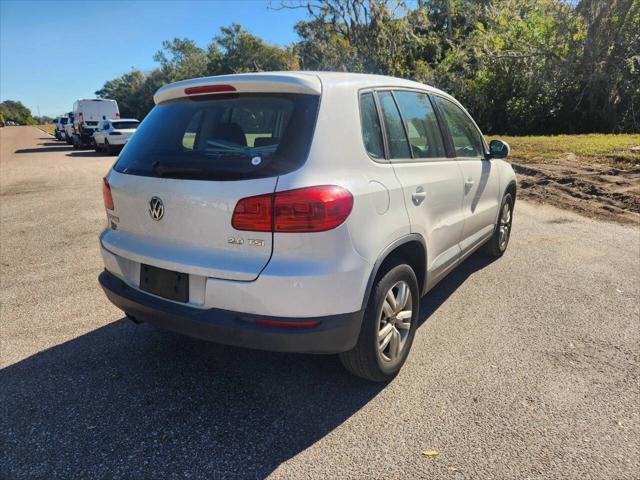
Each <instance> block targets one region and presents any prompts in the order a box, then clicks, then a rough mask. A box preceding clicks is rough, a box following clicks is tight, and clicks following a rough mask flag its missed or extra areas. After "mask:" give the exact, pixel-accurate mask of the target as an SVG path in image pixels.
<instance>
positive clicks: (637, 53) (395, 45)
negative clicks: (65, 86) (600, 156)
mask: <svg viewBox="0 0 640 480" xmlns="http://www.w3.org/2000/svg"><path fill="white" fill-rule="evenodd" d="M270 8H273V9H285V8H302V9H304V10H305V12H306V17H307V18H306V19H305V20H303V21H300V22H299V23H297V24H296V25H295V27H294V28H295V32H296V33H297V35H298V40H297V41H296V42H294V43H292V44H290V45H286V46H279V45H273V44H269V43H268V42H265V41H264V40H263V39H261V38H259V37H257V36H255V35H253V34H251V33H250V32H248V31H246V30H245V29H244V28H243V27H242V26H240V25H238V24H232V25H230V26H227V27H223V28H221V29H220V31H219V33H218V34H217V35H216V36H214V37H213V39H212V40H211V42H210V43H209V45H208V46H206V47H205V48H203V47H201V46H198V45H197V44H196V43H195V42H194V41H192V40H189V39H179V38H175V39H173V40H168V41H165V42H163V45H162V49H161V50H159V51H158V52H157V53H156V54H155V55H154V60H155V61H156V62H157V63H158V67H157V68H154V69H152V70H151V71H144V72H143V71H141V70H138V69H132V70H131V71H129V72H127V73H125V74H123V75H121V76H120V77H117V78H114V79H112V80H109V81H107V82H106V83H105V84H104V86H103V87H102V88H101V89H100V90H98V91H97V92H96V94H97V95H98V96H99V97H102V98H113V99H115V100H117V101H118V104H119V106H120V111H121V113H122V115H123V116H127V117H135V118H140V119H142V118H143V117H144V116H145V115H146V114H147V113H148V111H149V110H150V109H151V108H152V107H153V98H152V97H153V93H154V92H155V91H156V90H157V89H158V88H159V87H161V86H162V85H164V84H166V83H169V82H174V81H177V80H182V79H186V78H194V77H201V76H208V75H221V74H228V73H241V72H255V71H272V70H336V71H348V72H365V73H376V74H384V75H392V76H398V77H403V78H409V79H413V80H417V81H419V82H423V83H427V84H430V85H433V86H435V87H438V88H440V89H442V90H444V91H447V92H448V93H451V94H452V95H454V96H455V97H456V98H458V100H460V101H461V102H462V103H463V104H464V105H465V106H466V107H467V108H468V110H469V111H470V112H471V114H472V115H473V116H474V118H476V120H477V121H478V123H479V124H480V126H481V128H483V130H484V131H485V132H487V133H508V134H554V133H583V132H632V131H633V132H637V131H640V0H414V1H403V0H386V1H385V0H295V1H282V2H279V3H277V4H276V3H273V4H271V7H270Z"/></svg>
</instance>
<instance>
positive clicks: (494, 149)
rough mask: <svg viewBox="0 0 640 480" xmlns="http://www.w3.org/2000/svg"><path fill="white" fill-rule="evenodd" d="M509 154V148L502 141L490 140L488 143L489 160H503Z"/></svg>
mask: <svg viewBox="0 0 640 480" xmlns="http://www.w3.org/2000/svg"><path fill="white" fill-rule="evenodd" d="M510 152H511V147H510V146H509V144H508V143H507V142H503V141H502V140H491V142H489V156H490V158H505V157H507V156H508V155H509V153H510Z"/></svg>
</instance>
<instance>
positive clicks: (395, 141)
mask: <svg viewBox="0 0 640 480" xmlns="http://www.w3.org/2000/svg"><path fill="white" fill-rule="evenodd" d="M378 95H379V98H380V108H381V109H382V117H383V118H384V125H385V127H386V129H387V142H388V143H389V155H390V156H391V158H411V152H410V150H409V143H408V142H407V136H406V134H405V132H404V126H403V125H402V118H401V117H400V112H398V108H397V107H396V102H395V101H394V100H393V97H392V96H391V93H390V92H380V93H379V94H378Z"/></svg>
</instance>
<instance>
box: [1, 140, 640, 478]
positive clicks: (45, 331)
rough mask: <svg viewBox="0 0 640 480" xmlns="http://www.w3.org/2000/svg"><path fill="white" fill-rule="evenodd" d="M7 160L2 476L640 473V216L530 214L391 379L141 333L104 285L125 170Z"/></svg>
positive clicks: (463, 274) (10, 153)
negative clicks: (107, 218) (101, 236)
mask: <svg viewBox="0 0 640 480" xmlns="http://www.w3.org/2000/svg"><path fill="white" fill-rule="evenodd" d="M0 148H1V150H0V246H1V249H0V266H1V269H0V317H1V318H0V368H1V369H0V385H1V388H0V405H1V408H2V414H1V415H0V442H1V443H2V445H3V448H2V450H1V451H0V477H2V478H10V479H22V478H25V479H26V478H29V479H34V478H35V479H39V478H42V479H52V478H76V477H83V478H84V477H87V478H95V477H100V478H231V479H234V478H238V479H240V478H264V477H269V478H274V479H281V478H282V479H285V478H296V479H298V478H319V479H320V478H322V479H325V478H383V477H385V478H398V479H400V478H429V479H451V478H454V479H496V478H499V479H514V480H515V479H523V478H528V479H548V478H566V479H580V480H582V479H587V478H592V479H612V480H621V479H629V480H631V479H637V478H640V406H639V405H640V402H638V398H640V387H639V385H640V301H639V299H640V228H639V227H638V226H637V225H620V224H617V223H612V222H603V221H598V220H595V219H593V218H586V217H584V216H580V215H577V214H575V213H573V212H571V211H565V210H560V209H557V208H554V207H552V206H546V205H538V204H535V203H530V202H527V201H518V202H517V203H516V207H515V218H514V226H513V234H512V240H511V244H510V246H509V249H508V251H507V253H506V254H505V256H504V257H503V258H502V259H500V260H497V261H493V262H491V261H489V260H488V259H487V258H485V257H483V256H481V255H474V256H472V257H471V258H470V259H468V260H467V261H466V262H465V263H464V264H463V265H461V266H460V267H459V268H457V269H456V270H455V271H454V272H453V273H452V274H450V275H449V276H448V277H447V278H446V279H445V280H443V282H441V283H440V284H439V285H438V286H437V287H436V288H435V289H434V290H433V291H432V292H430V294H428V295H427V296H426V297H425V298H424V299H423V301H422V310H421V317H422V320H421V321H422V323H421V326H420V328H419V329H418V331H417V334H416V338H415V342H414V346H413V349H412V353H411V356H410V358H409V361H408V363H407V364H406V366H405V368H404V369H403V370H402V372H401V373H400V375H399V376H398V377H397V378H396V379H395V380H394V381H392V382H390V383H389V384H387V385H374V384H370V383H366V382H364V381H360V380H358V379H355V378H353V377H351V376H349V375H348V374H346V373H345V372H344V371H343V370H342V368H341V367H340V365H339V362H338V361H337V360H336V359H335V357H330V356H303V355H291V354H277V353H269V352H260V351H250V350H242V349H237V348H231V347H225V346H220V345H214V344H210V343H205V342H201V341H198V340H194V339H189V338H185V337H181V336H178V335H174V334H171V333H167V332H163V331H159V330H155V329H153V328H152V327H150V326H148V325H141V326H136V325H134V324H133V323H131V322H129V321H127V320H125V319H124V318H123V315H122V313H121V312H119V311H118V310H117V309H115V308H114V307H112V306H111V305H110V304H109V303H108V301H107V300H106V298H105V297H104V295H103V293H102V292H101V291H100V289H99V287H98V285H97V282H96V278H97V275H98V274H99V272H100V271H101V269H102V265H101V260H100V258H99V252H98V240H97V237H98V233H99V231H100V229H101V228H102V225H103V224H104V211H103V206H102V198H101V193H100V181H101V178H102V176H103V175H104V174H105V173H106V171H107V170H108V168H109V167H110V165H111V164H112V163H113V161H114V157H106V156H103V155H97V154H95V153H93V152H90V151H74V150H73V149H72V148H70V147H68V146H67V145H65V144H62V143H60V142H56V141H55V140H53V139H51V138H49V137H48V136H47V135H45V134H44V133H43V132H41V131H40V130H38V129H36V128H34V127H5V128H2V129H0ZM425 450H436V451H437V452H439V454H438V455H437V456H433V457H426V456H424V455H422V452H423V451H425Z"/></svg>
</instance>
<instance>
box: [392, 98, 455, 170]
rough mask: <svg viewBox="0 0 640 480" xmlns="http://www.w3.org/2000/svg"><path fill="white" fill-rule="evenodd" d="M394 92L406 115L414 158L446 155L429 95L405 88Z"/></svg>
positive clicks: (404, 115) (401, 109)
mask: <svg viewBox="0 0 640 480" xmlns="http://www.w3.org/2000/svg"><path fill="white" fill-rule="evenodd" d="M393 94H394V95H395V97H396V100H397V101H398V106H399V107H400V111H401V112H402V116H403V117H404V121H405V125H406V127H407V134H408V136H409V144H410V145H411V151H412V152H413V156H414V158H436V157H444V156H445V151H444V142H443V141H442V133H441V132H440V127H439V126H438V120H437V118H436V114H435V112H434V110H433V106H432V105H431V102H430V101H429V97H428V96H427V95H426V94H424V93H419V92H408V91H403V90H399V91H395V92H393Z"/></svg>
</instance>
